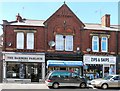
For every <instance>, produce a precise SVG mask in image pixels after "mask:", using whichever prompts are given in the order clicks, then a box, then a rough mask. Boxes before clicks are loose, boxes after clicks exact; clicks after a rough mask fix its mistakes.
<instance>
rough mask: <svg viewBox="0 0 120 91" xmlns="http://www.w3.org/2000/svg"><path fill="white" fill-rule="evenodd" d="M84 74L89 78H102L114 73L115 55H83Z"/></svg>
mask: <svg viewBox="0 0 120 91" xmlns="http://www.w3.org/2000/svg"><path fill="white" fill-rule="evenodd" d="M83 61H84V66H85V67H86V68H87V69H84V73H85V75H86V76H87V77H88V78H89V79H94V78H102V77H105V76H107V75H110V74H116V57H114V56H92V55H84V57H83Z"/></svg>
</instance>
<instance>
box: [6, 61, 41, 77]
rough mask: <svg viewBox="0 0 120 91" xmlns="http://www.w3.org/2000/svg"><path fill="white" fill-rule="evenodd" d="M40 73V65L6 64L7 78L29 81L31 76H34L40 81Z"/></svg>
mask: <svg viewBox="0 0 120 91" xmlns="http://www.w3.org/2000/svg"><path fill="white" fill-rule="evenodd" d="M41 72H42V67H41V63H20V62H16V63H15V62H7V70H6V77H7V78H17V79H31V75H32V74H34V75H36V76H38V77H39V79H41V78H42V74H41Z"/></svg>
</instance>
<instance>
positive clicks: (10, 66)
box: [3, 52, 45, 82]
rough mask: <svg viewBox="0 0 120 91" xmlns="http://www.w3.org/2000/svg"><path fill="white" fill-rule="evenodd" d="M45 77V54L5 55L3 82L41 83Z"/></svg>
mask: <svg viewBox="0 0 120 91" xmlns="http://www.w3.org/2000/svg"><path fill="white" fill-rule="evenodd" d="M44 77H45V54H44V53H12V52H11V53H8V52H7V53H6V52H5V53H3V82H39V81H40V80H42V79H44Z"/></svg>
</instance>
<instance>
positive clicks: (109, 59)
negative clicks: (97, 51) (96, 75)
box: [83, 55, 116, 77]
mask: <svg viewBox="0 0 120 91" xmlns="http://www.w3.org/2000/svg"><path fill="white" fill-rule="evenodd" d="M83 62H84V65H87V64H102V65H103V69H102V71H103V77H104V68H105V67H110V65H114V71H115V74H116V57H115V56H93V55H84V56H83Z"/></svg>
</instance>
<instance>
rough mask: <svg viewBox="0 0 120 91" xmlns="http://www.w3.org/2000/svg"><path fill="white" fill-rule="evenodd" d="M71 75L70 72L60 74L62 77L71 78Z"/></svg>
mask: <svg viewBox="0 0 120 91" xmlns="http://www.w3.org/2000/svg"><path fill="white" fill-rule="evenodd" d="M70 75H71V73H70V72H62V73H61V74H60V77H61V78H69V77H70Z"/></svg>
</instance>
